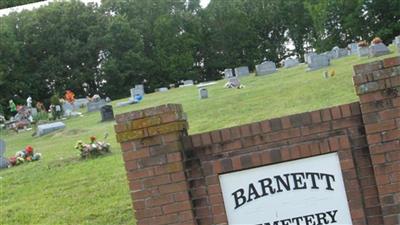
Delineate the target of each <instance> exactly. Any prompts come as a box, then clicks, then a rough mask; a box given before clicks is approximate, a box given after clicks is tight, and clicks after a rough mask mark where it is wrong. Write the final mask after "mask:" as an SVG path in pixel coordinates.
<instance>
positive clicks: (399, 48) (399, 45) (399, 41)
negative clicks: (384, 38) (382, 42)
mask: <svg viewBox="0 0 400 225" xmlns="http://www.w3.org/2000/svg"><path fill="white" fill-rule="evenodd" d="M394 40H395V41H394V42H395V46H396V48H397V52H398V53H400V36H397V37H396V38H395V39H394Z"/></svg>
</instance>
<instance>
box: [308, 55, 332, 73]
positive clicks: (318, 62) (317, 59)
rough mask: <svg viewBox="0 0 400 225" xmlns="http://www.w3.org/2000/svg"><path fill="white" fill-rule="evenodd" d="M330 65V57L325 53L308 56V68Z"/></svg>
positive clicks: (314, 68)
mask: <svg viewBox="0 0 400 225" xmlns="http://www.w3.org/2000/svg"><path fill="white" fill-rule="evenodd" d="M329 65H330V59H329V57H328V56H326V55H313V56H311V57H310V58H309V62H308V70H317V69H320V68H323V67H327V66H329Z"/></svg>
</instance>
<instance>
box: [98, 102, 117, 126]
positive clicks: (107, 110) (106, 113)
mask: <svg viewBox="0 0 400 225" xmlns="http://www.w3.org/2000/svg"><path fill="white" fill-rule="evenodd" d="M100 114H101V122H104V121H110V120H114V111H113V108H112V106H111V105H105V106H103V107H101V109H100Z"/></svg>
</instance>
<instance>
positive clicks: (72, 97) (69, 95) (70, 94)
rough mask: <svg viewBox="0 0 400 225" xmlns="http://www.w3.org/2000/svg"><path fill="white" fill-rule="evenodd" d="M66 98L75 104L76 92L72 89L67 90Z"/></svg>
mask: <svg viewBox="0 0 400 225" xmlns="http://www.w3.org/2000/svg"><path fill="white" fill-rule="evenodd" d="M65 100H67V102H69V103H71V104H73V103H74V101H75V93H74V92H72V91H70V90H67V91H66V92H65Z"/></svg>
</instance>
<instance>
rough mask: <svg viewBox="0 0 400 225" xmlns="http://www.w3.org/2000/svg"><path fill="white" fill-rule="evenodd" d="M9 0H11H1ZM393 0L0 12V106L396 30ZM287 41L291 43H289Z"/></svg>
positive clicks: (278, 56) (148, 84) (155, 83)
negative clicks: (10, 101) (11, 101)
mask: <svg viewBox="0 0 400 225" xmlns="http://www.w3.org/2000/svg"><path fill="white" fill-rule="evenodd" d="M9 2H11V1H9ZM399 8H400V0H286V1H282V0H235V1H227V0H211V1H210V4H209V5H208V7H206V8H204V9H202V8H201V7H200V5H199V0H152V1H150V0H135V1H130V0H103V2H102V4H101V6H97V5H93V4H88V5H85V4H83V3H82V2H80V1H78V0H72V1H60V2H58V1H57V2H53V3H51V4H49V6H46V7H42V8H40V9H37V10H34V11H24V12H21V13H14V14H11V15H9V16H5V17H1V18H0V27H1V29H0V90H1V95H0V105H3V106H6V105H7V102H8V100H9V99H14V101H15V102H16V103H17V104H21V103H25V100H24V99H26V98H27V96H28V95H30V96H32V98H33V99H34V100H35V101H42V102H44V103H45V104H46V106H48V104H49V99H50V97H51V95H52V94H53V93H64V91H65V90H67V89H70V90H72V91H73V92H74V93H76V95H77V97H84V96H92V95H94V94H100V95H101V96H102V97H105V96H109V97H111V98H112V99H116V98H121V97H126V96H128V95H129V89H130V88H132V87H133V86H134V85H135V84H142V83H143V84H144V85H145V88H146V92H152V91H153V90H154V89H155V88H158V87H161V86H168V85H169V84H172V83H174V84H176V83H179V82H180V81H181V80H186V79H193V80H197V81H204V80H215V79H219V78H220V77H221V72H222V71H223V70H224V69H225V68H233V67H236V66H249V67H250V70H253V68H254V65H256V64H258V63H260V62H262V61H264V60H271V61H274V62H276V63H279V62H280V61H281V60H283V59H285V58H287V57H289V56H296V57H298V58H300V59H302V57H303V55H304V53H305V52H306V51H308V50H315V51H317V52H324V51H327V50H331V49H332V48H333V47H334V46H339V47H346V46H347V44H348V43H351V42H354V41H359V40H367V41H368V42H369V41H370V40H372V38H373V37H375V36H379V37H381V38H382V39H383V41H384V42H385V43H386V44H388V43H390V42H391V39H392V38H393V37H394V36H396V35H398V34H400V23H399V21H400V10H398V9H399ZM289 47H291V48H289Z"/></svg>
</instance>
